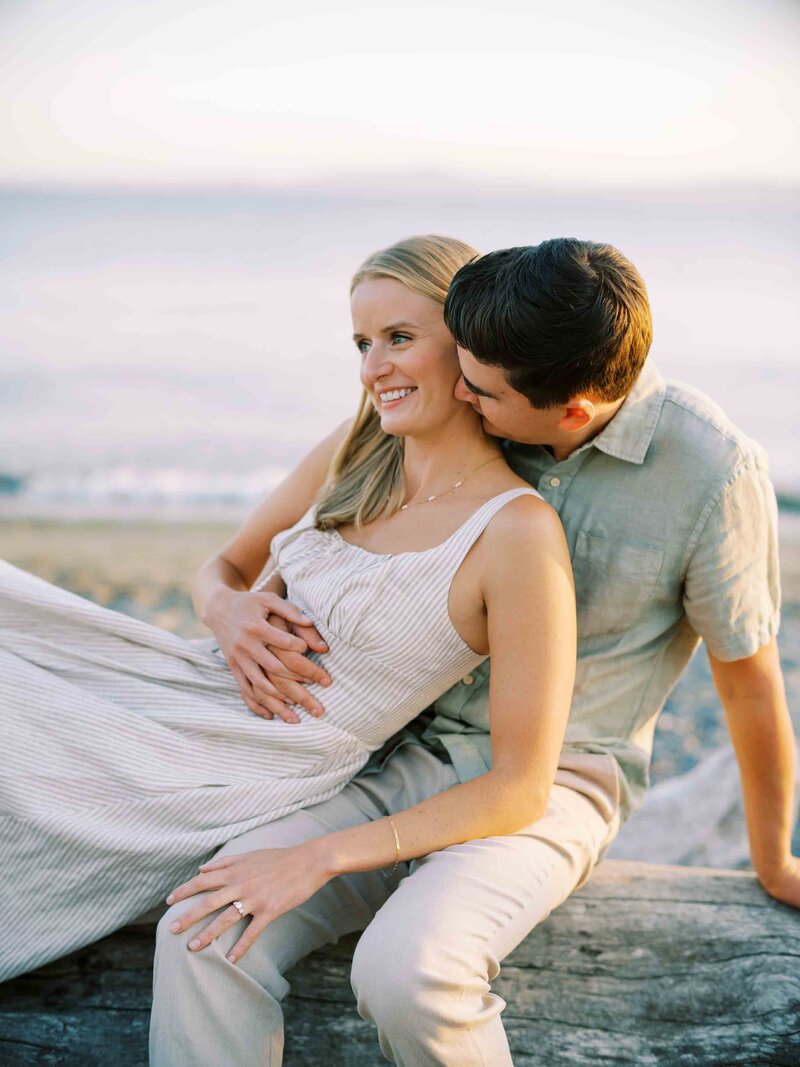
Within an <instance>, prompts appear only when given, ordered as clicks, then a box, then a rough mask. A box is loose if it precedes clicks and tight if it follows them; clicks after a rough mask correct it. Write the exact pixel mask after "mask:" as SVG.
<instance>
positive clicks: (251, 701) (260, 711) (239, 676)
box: [231, 666, 275, 719]
mask: <svg viewBox="0 0 800 1067" xmlns="http://www.w3.org/2000/svg"><path fill="white" fill-rule="evenodd" d="M231 673H232V674H233V677H234V679H235V681H236V684H237V685H238V686H239V692H240V693H241V696H242V700H243V701H244V702H245V704H246V705H247V706H248V708H249V709H250V710H251V711H252V712H253V713H254V714H255V715H258V716H259V717H260V718H262V719H274V718H275V716H274V714H273V712H271V711H270V710H269V708H266V707H263V706H262V705H261V704H259V703H258V700H257V699H256V695H255V693H254V692H253V687H252V686H251V685H250V682H249V681H248V680H247V676H246V675H245V673H244V672H243V671H242V670H241V669H240V668H239V667H235V666H232V667H231Z"/></svg>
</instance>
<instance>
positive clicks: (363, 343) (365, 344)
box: [356, 341, 369, 356]
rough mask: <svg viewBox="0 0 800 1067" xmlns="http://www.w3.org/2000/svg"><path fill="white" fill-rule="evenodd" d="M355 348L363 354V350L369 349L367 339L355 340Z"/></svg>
mask: <svg viewBox="0 0 800 1067" xmlns="http://www.w3.org/2000/svg"><path fill="white" fill-rule="evenodd" d="M356 348H357V349H358V351H359V352H360V353H361V354H362V356H363V355H364V353H365V352H368V351H369V341H356Z"/></svg>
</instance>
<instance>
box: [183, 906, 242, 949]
mask: <svg viewBox="0 0 800 1067" xmlns="http://www.w3.org/2000/svg"><path fill="white" fill-rule="evenodd" d="M242 907H243V908H244V909H245V915H247V910H246V905H245V904H244V902H242ZM242 921H243V916H242V915H241V914H240V912H239V909H238V908H235V907H234V906H233V904H231V906H230V907H229V908H225V909H224V910H223V911H221V912H220V913H219V915H218V916H217V917H216V919H214V921H213V922H211V923H209V924H208V926H206V927H205V928H204V929H203V930H201V931H200V933H199V934H196V935H195V936H194V937H193V938H192V940H191V941H190V942H189V948H190V949H191V950H192V951H193V952H199V951H200V949H202V948H205V947H206V945H210V944H211V942H212V941H214V940H215V939H216V938H218V937H219V935H220V934H223V933H225V931H226V930H227V929H228V927H229V926H233V925H234V923H239V922H242Z"/></svg>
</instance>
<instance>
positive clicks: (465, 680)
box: [461, 674, 475, 685]
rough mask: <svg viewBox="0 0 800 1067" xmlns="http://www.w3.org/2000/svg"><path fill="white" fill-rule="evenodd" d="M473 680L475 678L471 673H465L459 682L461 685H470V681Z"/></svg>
mask: <svg viewBox="0 0 800 1067" xmlns="http://www.w3.org/2000/svg"><path fill="white" fill-rule="evenodd" d="M474 681H475V678H474V676H473V675H471V674H465V675H464V677H463V678H462V679H461V684H462V685H472V683H473V682H474Z"/></svg>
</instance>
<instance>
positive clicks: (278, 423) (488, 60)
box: [0, 0, 800, 775]
mask: <svg viewBox="0 0 800 1067" xmlns="http://www.w3.org/2000/svg"><path fill="white" fill-rule="evenodd" d="M799 42H800V8H799V7H798V5H797V4H796V3H795V2H793V0H719V2H717V0H691V2H689V0H670V2H668V3H667V2H661V0H638V2H633V0H631V2H628V0H617V2H609V0H572V2H570V3H564V4H561V5H553V4H552V3H549V2H547V3H545V2H540V0H518V2H517V0H495V2H493V3H491V4H489V3H483V2H474V3H464V2H458V3H456V2H452V0H439V2H435V3H419V2H417V0H411V2H404V3H403V4H402V5H400V4H392V3H383V2H380V0H377V2H372V3H370V4H369V5H363V6H360V5H358V4H353V5H351V6H338V7H336V8H332V7H331V6H330V5H329V4H323V2H322V0H298V2H295V3H294V4H293V5H292V6H291V12H290V11H289V9H288V7H287V5H285V4H275V3H272V2H269V0H267V2H264V0H258V2H256V0H226V2H225V3H202V2H199V0H194V2H188V0H158V2H157V3H155V2H151V0H138V2H136V3H134V2H132V0H47V2H45V0H16V2H15V0H3V2H2V3H0V72H1V73H0V96H1V97H2V100H3V103H4V106H3V108H2V109H0V146H2V148H0V212H2V247H3V255H2V261H0V275H1V276H2V277H1V280H2V285H0V517H2V518H3V519H5V521H4V522H2V523H0V550H1V551H2V554H3V555H5V556H6V558H8V559H11V560H12V561H13V562H17V563H18V564H19V565H21V566H26V567H27V568H29V569H32V570H36V571H37V572H38V573H41V574H43V575H44V576H45V577H47V578H49V579H50V580H52V581H58V582H59V584H64V585H67V586H68V587H70V588H73V589H75V590H76V591H78V592H81V593H83V594H84V595H89V596H92V597H93V598H95V599H98V600H100V601H101V602H103V603H107V604H109V605H110V606H113V607H116V608H119V609H121V610H129V611H132V612H133V613H138V614H140V615H142V616H143V617H146V618H150V619H152V620H153V621H156V622H159V623H160V624H161V625H166V626H170V627H172V628H176V629H178V630H181V631H182V632H186V633H194V632H200V631H198V630H197V624H196V623H195V622H194V621H193V620H192V618H191V613H190V610H189V607H188V598H187V594H186V588H187V584H188V580H189V577H190V574H191V571H192V570H193V569H194V567H195V566H197V565H199V563H200V562H201V561H202V559H203V558H205V556H207V555H208V554H210V552H212V551H214V550H215V549H216V548H218V547H219V546H220V544H221V543H222V541H223V540H224V539H225V537H226V536H227V533H228V532H229V531H230V529H233V528H234V527H235V525H236V523H237V522H238V521H239V520H240V519H241V518H242V517H243V516H244V515H245V514H246V513H247V511H248V509H249V508H250V507H251V506H252V505H253V504H254V503H255V502H256V501H257V500H258V499H259V498H260V497H262V496H263V495H264V494H265V493H266V492H267V491H268V490H269V489H270V487H271V486H273V485H274V484H275V483H276V481H277V480H278V479H279V478H280V477H281V476H282V475H283V474H284V473H285V472H286V471H287V470H288V469H289V468H290V467H291V466H292V464H293V463H294V462H296V460H297V459H298V458H299V457H300V456H301V455H302V453H303V452H304V450H306V449H307V448H308V447H310V446H311V445H312V444H313V443H314V442H315V441H316V440H317V439H318V438H320V437H321V436H322V435H323V434H325V433H326V432H327V431H328V430H330V429H331V428H332V427H334V426H335V425H337V424H338V423H339V422H341V421H342V419H344V418H346V417H347V416H348V415H349V414H350V413H351V412H352V411H353V410H354V407H355V404H356V401H357V398H358V394H359V388H358V382H357V363H358V359H357V354H356V352H355V348H354V346H353V344H352V341H351V340H350V322H349V313H348V286H349V279H350V276H351V274H352V273H353V271H354V270H355V269H356V267H357V266H358V265H359V263H360V262H361V261H362V260H363V259H364V258H365V256H366V255H367V254H369V253H370V252H372V251H373V250H374V249H376V248H378V247H380V246H382V245H385V244H388V243H390V242H392V241H394V240H396V239H398V238H399V237H402V236H407V235H409V234H412V233H424V232H431V231H432V232H439V233H445V234H451V235H454V236H457V237H460V238H462V239H464V240H466V241H469V242H470V243H472V244H473V245H475V246H476V247H477V248H479V249H480V250H483V251H488V250H489V249H492V248H498V247H503V246H507V245H512V244H530V243H536V242H538V241H541V240H543V239H545V238H547V237H552V236H563V235H571V236H577V237H583V238H589V239H593V240H601V241H608V242H610V243H612V244H614V245H616V246H617V247H619V248H620V249H621V250H622V251H623V252H625V253H626V254H627V255H628V256H629V257H630V258H631V259H632V260H633V261H634V262H635V263H636V265H637V266H638V267H639V269H640V270H641V272H642V274H643V276H644V278H645V280H646V282H647V284H648V288H649V291H650V296H651V302H652V305H653V312H654V318H655V343H654V347H653V356H654V358H655V359H656V361H657V362H658V364H659V366H660V368H661V370H662V372H663V373H665V374H666V375H667V376H671V377H676V378H680V379H683V380H684V381H687V382H689V383H691V384H692V385H694V386H696V387H697V388H699V389H702V390H704V391H707V392H708V393H710V394H711V395H712V396H713V397H714V399H716V400H717V402H718V403H719V404H720V405H721V406H722V407H723V409H724V410H725V411H726V412H727V414H728V415H729V416H731V417H732V418H733V419H734V420H735V421H736V422H737V423H738V424H739V425H740V426H741V427H742V428H743V429H744V430H745V431H746V432H748V433H750V434H751V435H752V436H754V437H756V438H757V439H758V440H759V441H760V442H761V443H762V444H763V445H764V446H765V447H766V448H767V450H768V452H769V455H770V461H771V467H772V472H773V478H774V481H775V484H776V487H777V489H778V491H779V494H780V501H781V506H782V535H783V537H784V566H785V568H787V569H786V571H785V585H786V588H787V589H791V592H790V594H789V595H787V605H786V613H785V622H784V633H785V635H788V636H785V645H784V654H785V658H786V666H787V671H788V672H789V676H790V683H791V684H792V685H793V686H795V687H796V688H795V692H798V691H800V686H798V685H797V671H798V657H797V656H796V655H795V646H796V645H800V637H798V634H799V633H800V623H798V611H797V599H798V598H797V597H796V595H795V589H796V585H797V584H798V583H797V578H798V575H797V569H798V568H797V557H798V552H797V550H796V546H797V543H798V539H797V537H796V536H795V534H796V533H797V530H796V518H795V519H793V518H792V514H793V512H797V511H798V509H800V470H799V469H798V465H797V463H796V461H795V456H796V454H797V451H798V445H799V444H800V439H799V438H800V435H799V434H798V430H797V418H796V414H795V410H794V409H795V405H796V403H797V399H798V397H800V361H798V340H799V339H800V322H799V319H800V311H799V310H798V308H799V307H800V305H798V301H797V299H796V296H795V294H796V291H797V281H798V275H799V274H800V251H799V250H798V241H797V236H798V212H797V207H798V187H800V144H799V143H798V128H799V127H798V117H800V115H799V113H800V107H799V106H798V105H799V104H800V87H799V86H798V80H797V75H796V71H797V69H799V68H798V60H799V59H800V54H799V53H800V48H799V47H798V44H799ZM120 519H124V520H125V521H124V522H120V521H119V520H120ZM110 520H117V521H115V522H113V521H110ZM786 583H788V584H786ZM792 627H794V629H792ZM694 670H695V674H694V675H692V676H691V679H690V683H689V686H690V688H691V691H689V689H687V690H686V691H685V692H686V701H687V704H686V707H687V708H689V707H690V710H691V715H689V711H687V710H686V708H684V709H683V711H682V710H681V709H682V707H683V706H682V705H681V704H680V701H681V700H683V699H684V697H683V695H682V694H683V693H684V690H680V691H679V693H678V694H677V695H676V701H677V703H676V702H673V704H672V705H671V707H670V708H668V709H667V714H666V715H665V716H664V719H663V720H662V721H663V722H664V723H665V727H664V730H662V733H664V731H666V733H668V734H670V735H671V739H670V738H668V739H667V740H668V741H669V743H670V744H672V743H673V742H674V752H673V751H672V750H670V751H669V752H667V749H665V748H663V747H662V748H659V749H657V756H656V761H655V764H654V770H655V772H656V775H658V774H662V773H663V774H667V773H673V772H674V771H675V770H676V769H685V767H686V766H688V765H690V764H691V762H692V760H694V759H696V758H697V756H698V755H699V754H700V753H701V752H702V750H703V749H704V748H705V747H706V745H707V744H711V743H713V742H714V741H715V740H716V739H717V737H718V734H719V731H720V730H721V729H722V727H721V724H720V722H719V716H718V709H717V706H716V702H715V700H714V697H713V693H711V691H710V690H709V689H708V686H709V685H710V683H709V681H708V677H707V674H705V673H704V671H705V668H704V666H703V665H702V664H701V665H700V666H697V667H695V668H694ZM697 672H699V673H697ZM704 687H705V688H704ZM703 694H705V695H703ZM703 709H705V711H704V710H703ZM703 714H705V715H706V717H707V718H708V719H709V725H708V726H707V727H704V731H705V732H703V731H701V730H700V728H699V727H698V725H697V723H698V722H699V721H700V720H699V719H698V716H700V717H701V718H702V715H703ZM687 716H688V717H687ZM660 744H662V742H660ZM663 744H666V742H663ZM665 753H666V754H665Z"/></svg>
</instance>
